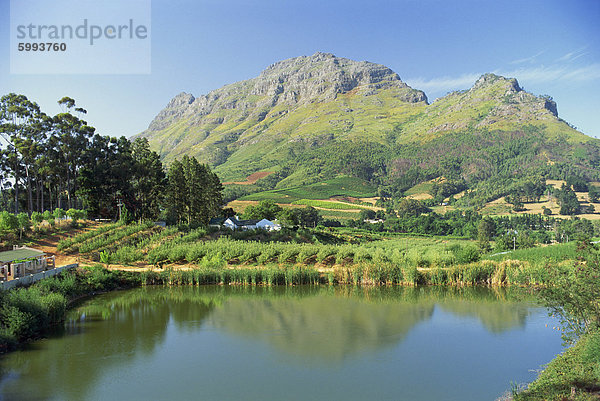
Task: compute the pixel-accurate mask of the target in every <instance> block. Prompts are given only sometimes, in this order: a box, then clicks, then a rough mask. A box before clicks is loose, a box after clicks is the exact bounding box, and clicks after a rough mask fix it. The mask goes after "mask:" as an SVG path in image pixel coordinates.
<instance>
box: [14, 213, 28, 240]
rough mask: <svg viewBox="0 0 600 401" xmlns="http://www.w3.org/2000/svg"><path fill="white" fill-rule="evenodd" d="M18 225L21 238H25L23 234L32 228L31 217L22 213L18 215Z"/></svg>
mask: <svg viewBox="0 0 600 401" xmlns="http://www.w3.org/2000/svg"><path fill="white" fill-rule="evenodd" d="M17 223H18V225H19V238H23V233H24V232H25V231H28V230H29V229H30V228H31V220H30V219H29V215H28V214H27V213H25V212H21V213H19V214H18V215H17Z"/></svg>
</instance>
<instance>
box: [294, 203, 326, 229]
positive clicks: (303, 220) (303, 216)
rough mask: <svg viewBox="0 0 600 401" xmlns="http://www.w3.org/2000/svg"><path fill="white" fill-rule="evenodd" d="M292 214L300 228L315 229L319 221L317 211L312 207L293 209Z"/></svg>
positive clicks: (319, 217)
mask: <svg viewBox="0 0 600 401" xmlns="http://www.w3.org/2000/svg"><path fill="white" fill-rule="evenodd" d="M294 213H296V216H297V217H296V218H297V219H298V224H299V225H301V226H302V227H316V226H317V224H319V221H320V220H321V216H320V215H319V211H318V210H317V209H315V208H314V207H312V206H307V207H304V208H300V209H295V210H294Z"/></svg>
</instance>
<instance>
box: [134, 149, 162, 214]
mask: <svg viewBox="0 0 600 401" xmlns="http://www.w3.org/2000/svg"><path fill="white" fill-rule="evenodd" d="M131 156H132V158H133V175H132V177H131V180H132V186H133V194H134V198H135V202H136V208H135V210H134V214H135V215H136V216H137V217H139V218H141V219H156V218H157V217H158V215H159V213H160V205H161V203H162V201H163V198H164V195H165V188H166V175H165V173H164V171H163V167H162V163H161V162H160V157H159V156H158V154H157V153H156V152H153V151H151V150H150V144H149V143H148V139H146V138H136V139H135V140H134V141H133V142H132V143H131Z"/></svg>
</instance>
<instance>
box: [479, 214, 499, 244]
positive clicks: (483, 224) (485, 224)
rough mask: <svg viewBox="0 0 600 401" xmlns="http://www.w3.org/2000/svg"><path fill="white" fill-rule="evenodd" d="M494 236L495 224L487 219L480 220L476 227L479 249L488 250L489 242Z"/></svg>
mask: <svg viewBox="0 0 600 401" xmlns="http://www.w3.org/2000/svg"><path fill="white" fill-rule="evenodd" d="M495 236H496V223H495V222H494V220H492V219H491V218H489V217H484V218H483V219H481V221H480V222H479V224H478V225H477V239H478V240H479V247H480V248H481V249H484V250H487V249H488V248H489V244H490V240H491V239H492V238H493V237H495Z"/></svg>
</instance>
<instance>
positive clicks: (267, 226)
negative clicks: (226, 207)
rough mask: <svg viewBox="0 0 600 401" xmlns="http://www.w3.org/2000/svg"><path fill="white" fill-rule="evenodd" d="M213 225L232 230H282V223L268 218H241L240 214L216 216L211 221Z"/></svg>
mask: <svg viewBox="0 0 600 401" xmlns="http://www.w3.org/2000/svg"><path fill="white" fill-rule="evenodd" d="M209 225H210V226H211V227H227V228H229V229H231V230H256V229H262V230H266V231H278V230H281V225H280V224H277V223H275V222H272V221H271V220H268V219H262V220H255V219H250V220H240V219H239V217H238V216H234V217H228V218H227V219H225V218H214V219H211V220H210V222H209Z"/></svg>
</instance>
